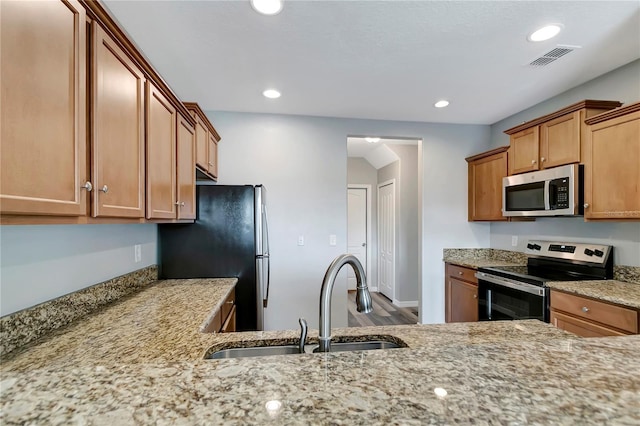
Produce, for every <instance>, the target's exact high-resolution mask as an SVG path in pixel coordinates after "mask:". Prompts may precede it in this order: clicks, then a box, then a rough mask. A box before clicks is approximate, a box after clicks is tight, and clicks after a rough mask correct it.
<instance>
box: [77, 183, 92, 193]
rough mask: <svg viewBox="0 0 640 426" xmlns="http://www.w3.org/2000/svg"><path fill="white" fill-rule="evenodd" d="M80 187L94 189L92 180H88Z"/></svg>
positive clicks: (89, 190) (88, 190) (88, 189)
mask: <svg viewBox="0 0 640 426" xmlns="http://www.w3.org/2000/svg"><path fill="white" fill-rule="evenodd" d="M80 189H86V190H87V192H91V190H92V189H93V185H91V182H89V181H86V182H85V183H84V185H82V186H81V187H80Z"/></svg>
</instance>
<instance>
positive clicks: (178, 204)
mask: <svg viewBox="0 0 640 426" xmlns="http://www.w3.org/2000/svg"><path fill="white" fill-rule="evenodd" d="M173 204H175V205H176V206H178V207H184V201H176V202H175V203H173Z"/></svg>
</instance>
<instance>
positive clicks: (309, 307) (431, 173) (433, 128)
mask: <svg viewBox="0 0 640 426" xmlns="http://www.w3.org/2000/svg"><path fill="white" fill-rule="evenodd" d="M207 115H208V116H209V118H210V119H211V122H212V123H213V125H214V126H215V127H216V129H217V130H218V131H219V133H220V134H221V135H222V141H221V143H220V145H219V150H220V159H221V161H220V170H219V172H220V176H221V178H220V183H221V184H242V183H263V184H265V185H266V186H267V188H268V190H269V212H270V215H271V217H270V233H271V244H272V245H271V248H272V250H271V251H272V268H273V270H272V288H271V295H270V302H269V303H270V304H269V307H268V308H267V311H266V318H265V323H266V327H267V328H268V329H284V328H288V329H291V328H296V327H297V319H298V317H300V316H305V317H306V318H307V319H308V320H309V323H310V325H311V326H312V327H315V326H317V315H318V299H319V293H320V285H321V280H322V277H323V275H324V272H325V270H326V267H327V266H328V264H329V263H330V262H331V260H332V259H333V258H334V257H335V256H336V255H338V254H341V253H343V252H344V251H345V250H346V222H347V210H346V209H347V195H346V188H345V183H346V182H347V147H346V140H347V136H348V135H368V134H375V135H380V136H383V137H384V136H393V137H405V138H413V139H422V140H423V146H422V148H421V151H420V152H419V161H421V162H422V163H423V166H424V173H423V176H422V177H421V178H420V182H419V186H420V194H421V200H420V204H419V205H420V206H421V209H422V217H421V220H420V232H419V235H420V238H421V243H422V258H421V261H420V266H421V268H422V281H421V284H420V286H421V295H420V297H421V298H422V301H423V305H422V306H423V309H422V310H421V312H420V319H421V322H423V323H435V322H443V321H444V265H443V263H442V249H443V248H445V247H486V246H487V245H488V244H489V226H488V225H487V224H480V223H469V222H467V163H466V162H465V161H464V158H465V157H467V156H469V155H472V154H476V153H479V152H482V151H485V150H487V149H488V147H489V127H488V126H478V125H450V124H432V123H416V122H396V121H378V120H355V119H338V118H321V117H307V116H287V115H270V114H250V113H233V112H214V111H210V112H208V113H207ZM300 234H304V235H305V238H306V244H305V246H302V247H299V246H297V236H298V235H300ZM330 234H336V235H337V241H338V244H337V246H335V247H331V246H329V244H328V240H329V235H330ZM341 276H342V277H341V280H340V281H339V283H338V285H337V286H336V291H334V306H333V308H334V309H333V324H334V325H335V326H340V325H346V323H347V312H346V303H347V301H346V299H347V297H346V274H345V273H342V274H341Z"/></svg>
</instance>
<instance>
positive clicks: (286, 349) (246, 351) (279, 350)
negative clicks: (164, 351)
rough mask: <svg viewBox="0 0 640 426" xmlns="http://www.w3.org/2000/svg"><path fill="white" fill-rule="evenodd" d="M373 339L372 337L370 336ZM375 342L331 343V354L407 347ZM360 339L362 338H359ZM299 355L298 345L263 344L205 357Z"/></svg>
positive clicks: (398, 342)
mask: <svg viewBox="0 0 640 426" xmlns="http://www.w3.org/2000/svg"><path fill="white" fill-rule="evenodd" d="M372 337H373V336H372ZM375 337H376V339H375V340H364V341H356V342H331V352H349V351H370V350H376V349H393V348H406V347H407V345H406V344H405V343H404V342H402V341H401V340H399V339H397V338H393V337H392V336H389V339H390V340H381V339H380V338H381V337H382V338H384V336H375ZM360 338H362V337H360ZM347 339H348V337H347ZM391 339H393V340H394V341H391ZM247 344H248V345H255V344H256V342H247ZM304 352H305V353H314V352H318V343H317V342H316V343H311V344H307V345H306V346H305V348H304ZM291 354H298V355H299V354H300V352H299V349H298V345H269V342H265V343H264V344H262V345H257V346H251V347H240V348H227V349H220V350H217V351H215V352H212V353H210V354H208V355H205V358H206V359H226V358H246V357H255V356H269V355H291Z"/></svg>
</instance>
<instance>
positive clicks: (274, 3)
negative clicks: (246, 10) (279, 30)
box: [251, 0, 282, 15]
mask: <svg viewBox="0 0 640 426" xmlns="http://www.w3.org/2000/svg"><path fill="white" fill-rule="evenodd" d="M251 7H253V9H254V10H255V11H256V12H258V13H262V14H263V15H277V14H278V13H280V11H281V10H282V0H251Z"/></svg>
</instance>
